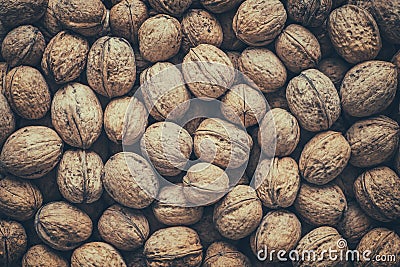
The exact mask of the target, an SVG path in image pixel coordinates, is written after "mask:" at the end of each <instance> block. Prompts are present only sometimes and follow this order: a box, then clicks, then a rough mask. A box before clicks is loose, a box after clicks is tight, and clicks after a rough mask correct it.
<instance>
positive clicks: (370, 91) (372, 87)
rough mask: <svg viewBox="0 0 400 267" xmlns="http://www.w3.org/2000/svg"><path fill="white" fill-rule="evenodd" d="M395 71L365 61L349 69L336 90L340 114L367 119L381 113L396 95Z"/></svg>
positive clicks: (386, 65)
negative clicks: (338, 90) (341, 110)
mask: <svg viewBox="0 0 400 267" xmlns="http://www.w3.org/2000/svg"><path fill="white" fill-rule="evenodd" d="M397 75H398V74H397V69H396V66H395V65H394V64H392V63H390V62H385V61H375V60H374V61H366V62H363V63H361V64H358V65H356V66H355V67H353V68H352V69H350V70H349V71H348V72H347V73H346V76H345V77H344V79H343V82H342V86H341V87H340V98H341V100H342V107H343V110H344V111H346V112H347V113H348V114H349V115H350V116H354V117H367V116H371V115H374V114H377V113H380V112H382V111H384V110H385V109H386V108H387V107H388V106H389V105H390V104H391V103H392V101H393V100H394V98H395V95H396V91H397Z"/></svg>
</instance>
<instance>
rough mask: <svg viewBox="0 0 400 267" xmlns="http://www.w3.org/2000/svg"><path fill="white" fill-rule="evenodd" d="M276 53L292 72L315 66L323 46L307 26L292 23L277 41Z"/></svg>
mask: <svg viewBox="0 0 400 267" xmlns="http://www.w3.org/2000/svg"><path fill="white" fill-rule="evenodd" d="M275 50H276V54H277V55H278V56H279V58H280V59H281V60H282V61H283V63H284V64H285V66H286V67H287V68H288V69H289V70H290V71H292V72H295V73H299V72H301V71H303V70H306V69H310V68H315V67H316V66H317V65H318V63H319V61H320V59H321V56H322V54H321V46H320V44H319V42H318V40H317V38H316V37H315V36H314V35H313V34H312V33H311V32H310V31H309V30H308V29H306V28H304V27H303V26H300V25H297V24H290V25H289V26H287V27H286V28H285V29H284V30H283V32H282V33H281V34H280V35H279V37H278V39H277V40H276V42H275Z"/></svg>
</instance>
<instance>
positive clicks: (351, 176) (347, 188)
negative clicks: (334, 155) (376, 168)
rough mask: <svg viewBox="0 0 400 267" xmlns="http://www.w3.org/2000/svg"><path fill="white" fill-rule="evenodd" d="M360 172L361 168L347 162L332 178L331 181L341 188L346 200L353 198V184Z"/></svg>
mask: <svg viewBox="0 0 400 267" xmlns="http://www.w3.org/2000/svg"><path fill="white" fill-rule="evenodd" d="M361 173H362V170H361V169H359V168H356V167H354V166H353V165H351V164H347V166H346V167H345V168H344V169H343V171H342V172H341V173H340V174H339V175H338V177H336V179H335V180H333V182H334V183H335V184H337V185H338V186H339V187H340V189H342V191H343V193H344V195H345V196H346V199H347V200H350V199H355V195H354V191H353V185H354V181H355V180H356V179H357V177H358V176H359V175H360V174H361Z"/></svg>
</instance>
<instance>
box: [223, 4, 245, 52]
mask: <svg viewBox="0 0 400 267" xmlns="http://www.w3.org/2000/svg"><path fill="white" fill-rule="evenodd" d="M229 2H232V1H229ZM235 14H236V10H235V9H233V10H231V11H229V12H226V13H222V14H220V15H219V16H218V21H219V23H220V25H221V28H222V36H223V38H222V43H221V48H222V49H224V50H235V51H241V50H242V49H243V48H245V46H246V45H245V44H244V43H243V42H242V41H241V40H239V39H238V38H237V37H236V34H235V31H234V30H233V25H232V23H233V18H234V17H235ZM226 53H227V54H228V52H226Z"/></svg>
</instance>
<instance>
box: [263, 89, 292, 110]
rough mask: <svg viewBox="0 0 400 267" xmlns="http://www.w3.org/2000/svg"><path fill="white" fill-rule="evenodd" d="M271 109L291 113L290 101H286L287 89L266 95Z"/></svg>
mask: <svg viewBox="0 0 400 267" xmlns="http://www.w3.org/2000/svg"><path fill="white" fill-rule="evenodd" d="M264 96H265V98H266V99H267V101H268V104H269V106H270V108H271V109H273V108H281V109H285V110H287V111H289V105H288V101H287V99H286V88H284V87H283V88H280V89H278V90H277V91H275V92H272V93H267V94H264Z"/></svg>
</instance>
